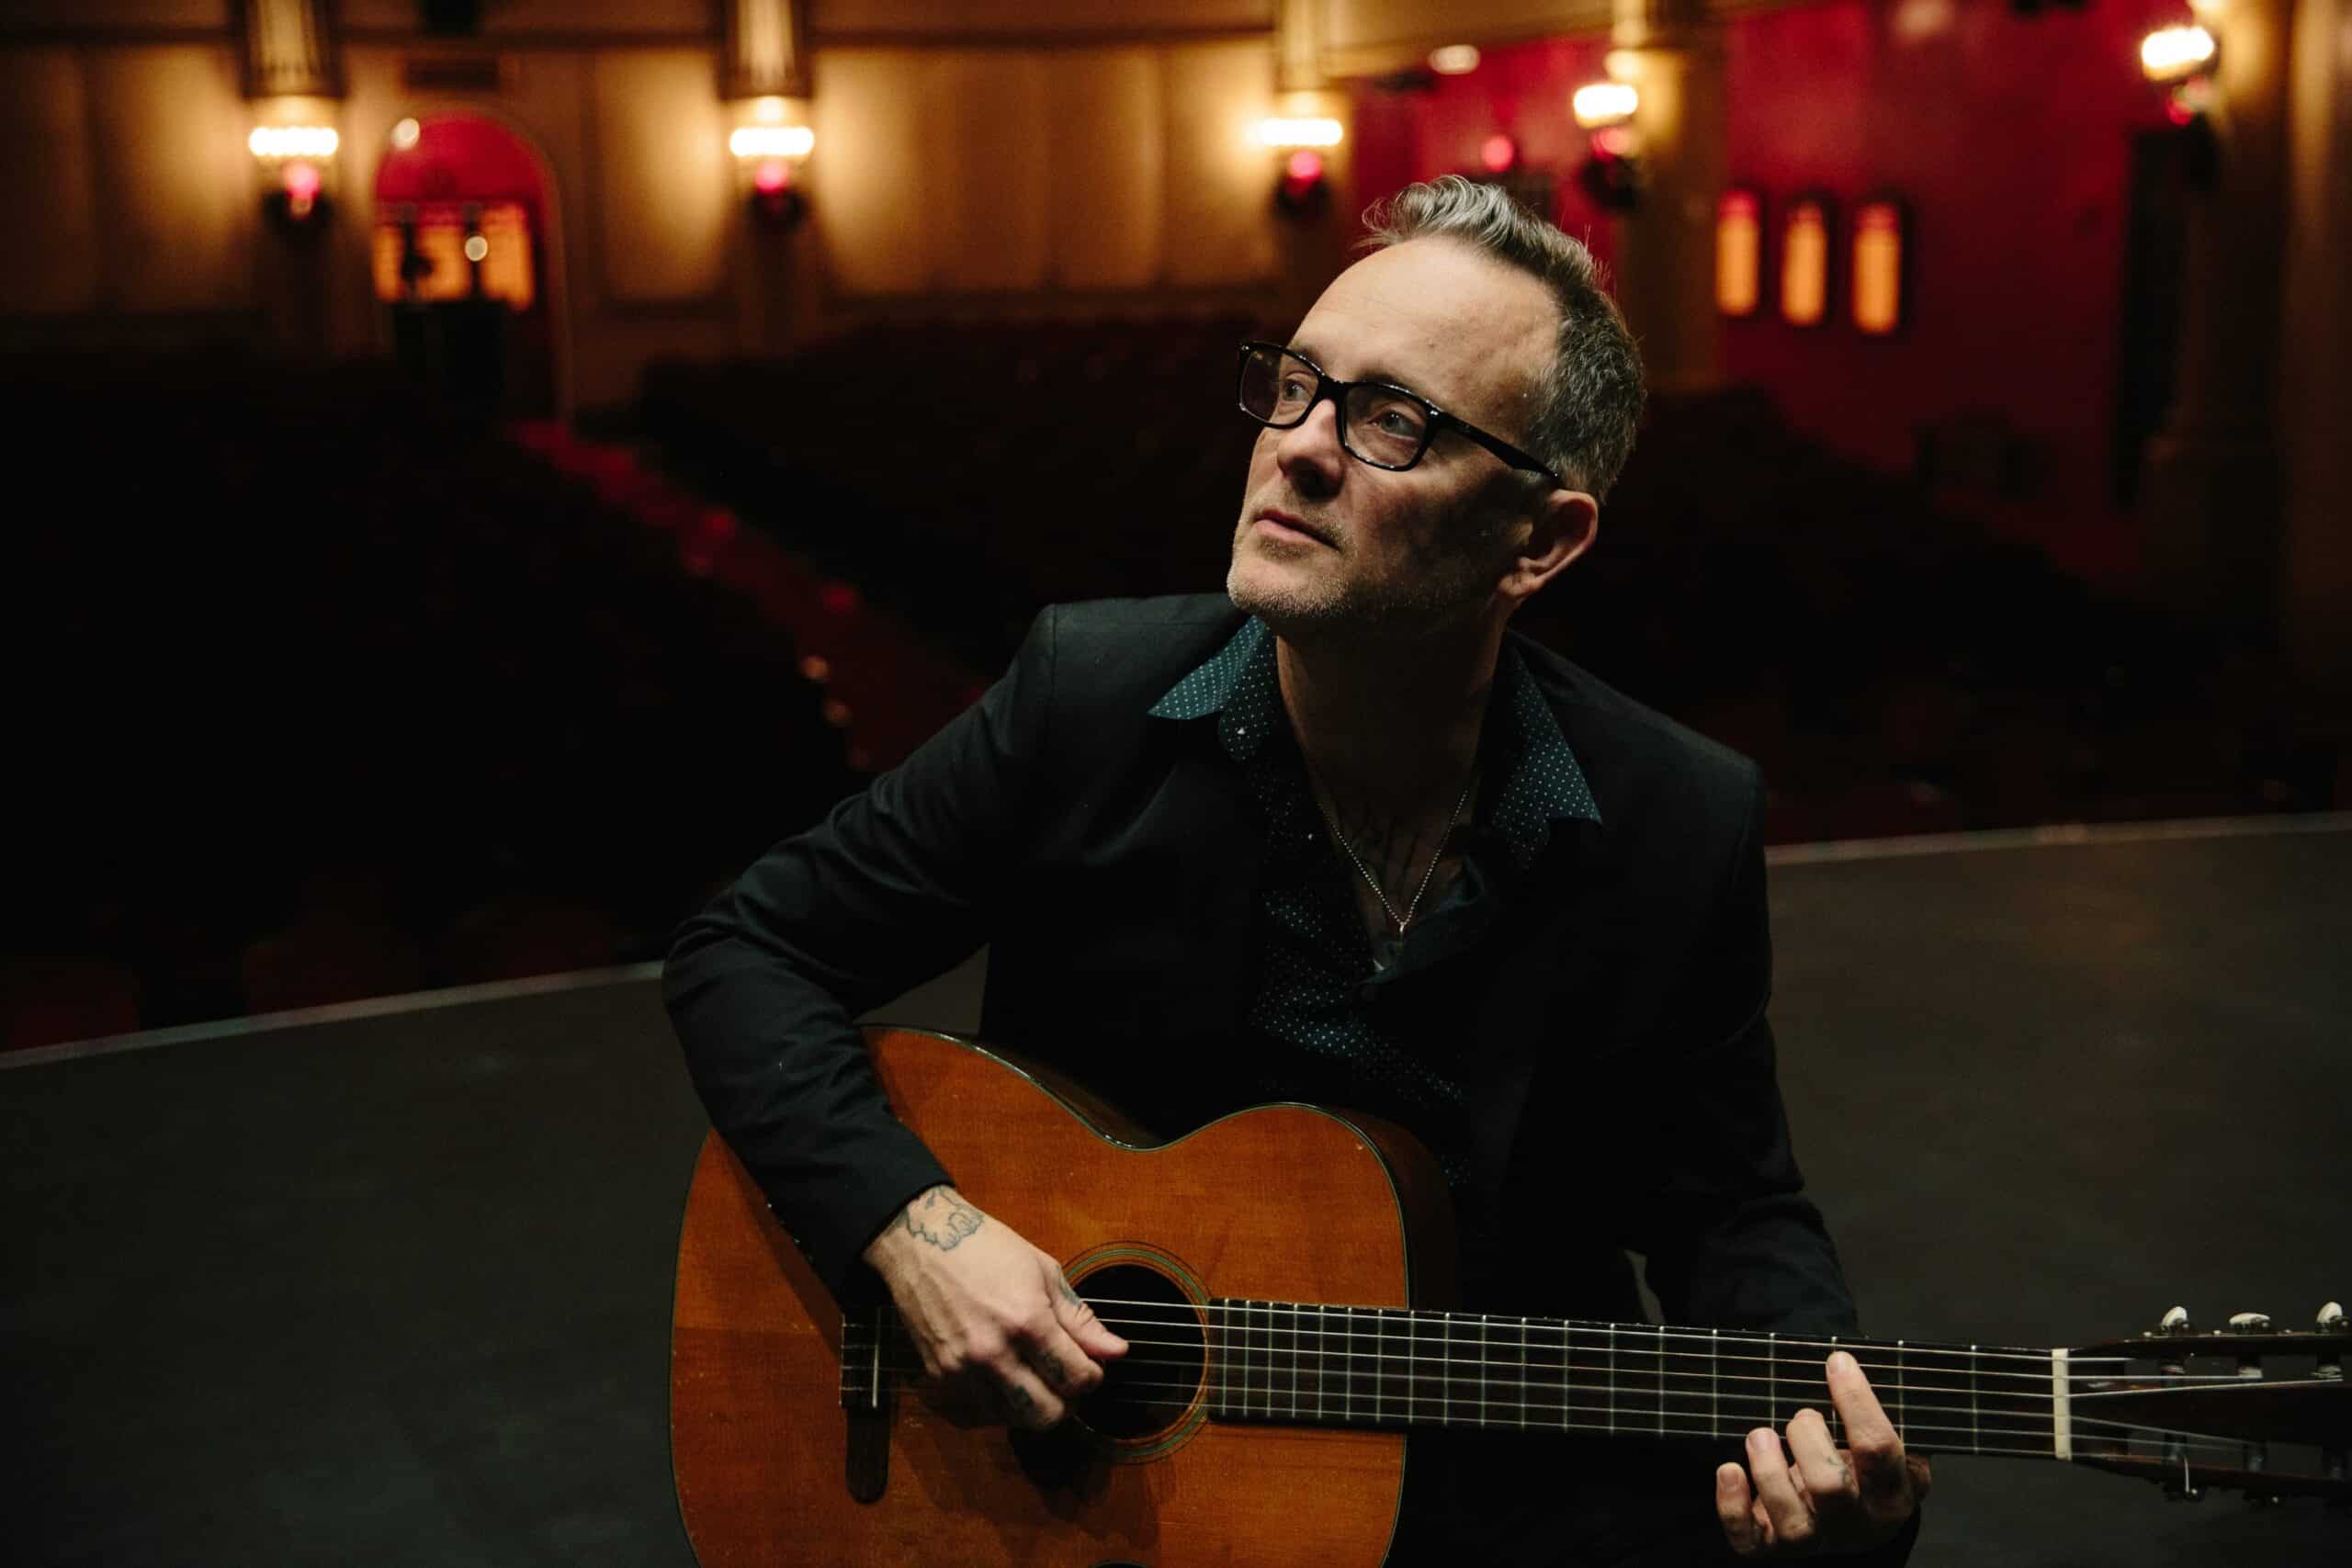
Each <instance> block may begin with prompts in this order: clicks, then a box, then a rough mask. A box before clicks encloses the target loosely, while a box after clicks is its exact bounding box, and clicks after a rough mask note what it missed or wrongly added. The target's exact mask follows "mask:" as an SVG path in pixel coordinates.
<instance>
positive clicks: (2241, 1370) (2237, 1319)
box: [2230, 1312, 2270, 1378]
mask: <svg viewBox="0 0 2352 1568" xmlns="http://www.w3.org/2000/svg"><path fill="white" fill-rule="evenodd" d="M2230 1332H2231V1333H2233V1334H2267V1333H2269V1332H2270V1317H2269V1314H2267V1313H2259V1312H2233V1313H2232V1314H2230ZM2261 1375H2262V1358H2261V1357H2260V1356H2249V1355H2245V1354H2241V1355H2240V1356H2239V1357H2238V1376H2240V1377H2242V1378H2258V1377H2260V1376H2261Z"/></svg>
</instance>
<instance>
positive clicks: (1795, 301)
mask: <svg viewBox="0 0 2352 1568" xmlns="http://www.w3.org/2000/svg"><path fill="white" fill-rule="evenodd" d="M1831 227H1832V224H1831V221H1830V202H1829V197H1826V196H1823V195H1810V196H1801V197H1797V198H1796V199H1795V200H1793V201H1792V202H1790V203H1789V210H1788V216H1787V217H1786V218H1785V219H1783V220H1782V221H1781V320H1782V321H1786V322H1788V323H1789V325H1791V326H1792V327H1817V326H1820V325H1821V324H1822V323H1823V322H1824V321H1827V320H1828V319H1829V234H1830V230H1831Z"/></svg>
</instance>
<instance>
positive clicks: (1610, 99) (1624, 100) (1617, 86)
mask: <svg viewBox="0 0 2352 1568" xmlns="http://www.w3.org/2000/svg"><path fill="white" fill-rule="evenodd" d="M1568 107H1569V108H1570V109H1571V110H1572V111H1574V113H1575V115H1576V117H1577V124H1578V125H1580V126H1583V127H1584V128H1585V129H1586V130H1606V129H1607V128H1608V127H1610V126H1612V125H1623V124H1625V123H1627V122H1628V121H1630V120H1631V119H1632V118H1634V112H1635V111H1636V110H1638V109H1639V108H1640V107H1642V96H1641V94H1639V93H1637V92H1635V91H1634V85H1633V84H1632V83H1631V82H1588V83H1587V84H1585V85H1583V86H1581V87H1578V88H1577V90H1576V96H1574V97H1572V98H1570V99H1569V100H1568Z"/></svg>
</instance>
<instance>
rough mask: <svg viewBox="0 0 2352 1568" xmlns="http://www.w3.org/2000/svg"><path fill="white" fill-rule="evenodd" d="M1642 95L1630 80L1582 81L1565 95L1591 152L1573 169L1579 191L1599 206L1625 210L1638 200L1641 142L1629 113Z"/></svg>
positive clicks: (1636, 109)
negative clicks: (1589, 140)
mask: <svg viewBox="0 0 2352 1568" xmlns="http://www.w3.org/2000/svg"><path fill="white" fill-rule="evenodd" d="M1568 107H1569V109H1570V110H1571V111H1572V112H1573V113H1574V114H1575V115H1576V120H1577V124H1578V125H1580V126H1582V127H1584V128H1585V130H1589V131H1590V132H1592V156H1590V157H1589V158H1587V159H1586V160H1585V163H1584V167H1583V168H1581V169H1579V170H1577V181H1578V182H1579V183H1580V184H1581V185H1583V186H1584V188H1585V194H1586V195H1588V196H1589V197H1592V199H1593V200H1594V201H1595V202H1596V203H1598V204H1599V205H1600V206H1601V207H1605V208H1608V209H1611V210H1612V211H1617V212H1629V211H1631V210H1633V209H1634V208H1636V207H1639V206H1640V205H1641V199H1642V157H1641V153H1642V143H1641V137H1640V135H1639V133H1637V132H1636V131H1635V130H1634V124H1633V121H1634V114H1635V112H1636V111H1638V110H1639V109H1640V108H1641V107H1642V96H1641V94H1640V93H1638V92H1636V91H1634V85H1633V84H1632V83H1631V82H1588V83H1586V84H1585V85H1583V86H1581V87H1578V88H1577V90H1576V92H1575V93H1574V94H1573V95H1572V96H1570V97H1569V99H1568Z"/></svg>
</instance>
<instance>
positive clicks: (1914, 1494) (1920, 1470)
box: [1903, 1454, 1936, 1503]
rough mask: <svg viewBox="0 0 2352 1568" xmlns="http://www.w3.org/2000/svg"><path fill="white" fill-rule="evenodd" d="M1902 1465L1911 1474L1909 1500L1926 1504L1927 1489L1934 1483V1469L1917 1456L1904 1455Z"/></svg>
mask: <svg viewBox="0 0 2352 1568" xmlns="http://www.w3.org/2000/svg"><path fill="white" fill-rule="evenodd" d="M1903 1465H1904V1468H1905V1469H1906V1470H1908V1471H1909V1472H1911V1500H1912V1501H1913V1502H1915V1503H1924V1502H1926V1501H1927V1500H1928V1488H1929V1487H1931V1486H1933V1485H1935V1483H1936V1467H1935V1466H1934V1465H1932V1464H1930V1463H1928V1461H1926V1460H1923V1459H1921V1458H1920V1457H1919V1456H1918V1455H1917V1454H1906V1455H1905V1456H1904V1459H1903Z"/></svg>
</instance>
